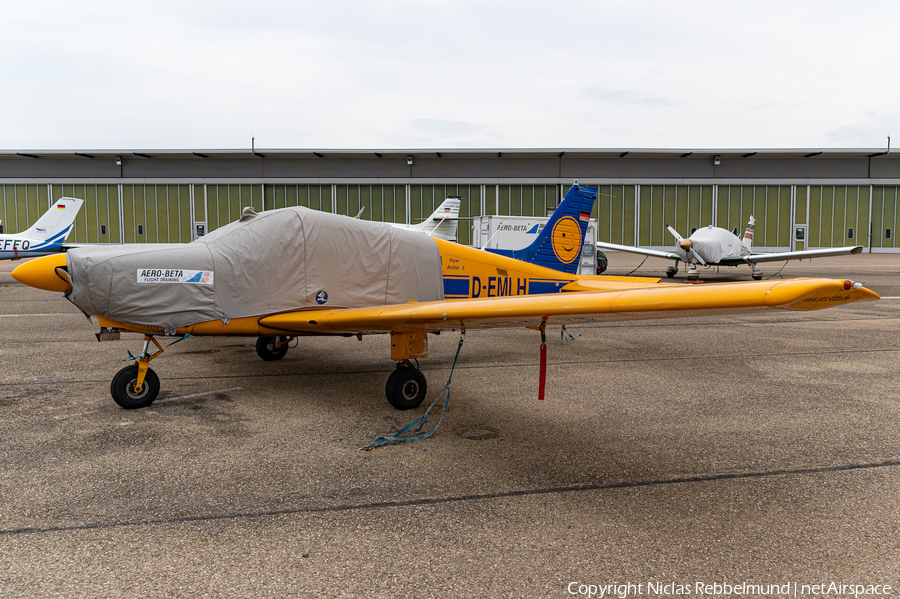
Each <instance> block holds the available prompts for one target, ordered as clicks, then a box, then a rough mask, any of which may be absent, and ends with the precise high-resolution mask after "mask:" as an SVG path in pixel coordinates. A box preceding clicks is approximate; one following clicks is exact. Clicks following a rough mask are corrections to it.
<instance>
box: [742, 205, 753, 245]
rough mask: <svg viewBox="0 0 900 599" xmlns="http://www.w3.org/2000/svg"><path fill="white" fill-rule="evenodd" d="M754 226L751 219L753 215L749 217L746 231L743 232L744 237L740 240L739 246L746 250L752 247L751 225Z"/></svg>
mask: <svg viewBox="0 0 900 599" xmlns="http://www.w3.org/2000/svg"><path fill="white" fill-rule="evenodd" d="M754 224H756V219H755V218H753V215H752V214H751V215H750V222H748V223H747V230H746V231H744V237H743V238H742V239H741V244H742V245H743V246H744V248H745V249H746V250H748V251H749V250H750V248H752V247H753V225H754Z"/></svg>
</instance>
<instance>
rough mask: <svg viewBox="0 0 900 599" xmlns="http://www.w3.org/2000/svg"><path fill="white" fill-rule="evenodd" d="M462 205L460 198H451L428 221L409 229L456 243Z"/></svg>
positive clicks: (411, 226)
mask: <svg viewBox="0 0 900 599" xmlns="http://www.w3.org/2000/svg"><path fill="white" fill-rule="evenodd" d="M460 203H461V200H460V198H458V197H455V196H450V197H448V198H447V199H446V200H444V201H443V202H442V203H441V205H440V206H438V208H437V210H435V211H434V212H433V213H432V214H431V216H429V217H428V218H427V219H426V220H424V221H422V222H421V223H419V224H417V225H410V226H409V228H410V229H415V230H418V231H424V232H426V233H428V234H429V235H431V236H432V237H437V238H438V239H445V240H447V241H456V233H457V230H458V228H459V205H460Z"/></svg>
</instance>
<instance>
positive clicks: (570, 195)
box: [484, 185, 597, 274]
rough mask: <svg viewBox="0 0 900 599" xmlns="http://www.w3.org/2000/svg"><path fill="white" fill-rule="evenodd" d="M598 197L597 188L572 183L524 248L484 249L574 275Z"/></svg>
mask: <svg viewBox="0 0 900 599" xmlns="http://www.w3.org/2000/svg"><path fill="white" fill-rule="evenodd" d="M596 200H597V188H596V187H583V186H580V185H573V186H572V187H571V188H570V189H569V191H568V192H567V193H566V197H564V198H563V201H562V202H560V204H559V206H557V208H556V210H555V211H554V212H553V216H551V217H550V220H549V221H547V224H546V225H545V226H544V228H543V229H542V230H541V232H540V233H539V234H538V237H537V239H535V240H534V242H533V243H532V244H531V245H529V246H528V247H526V248H523V249H521V250H501V249H492V248H484V249H485V251H486V252H492V253H494V254H500V255H501V256H509V257H510V258H515V259H516V260H522V261H524V262H530V263H532V264H537V265H539V266H545V267H547V268H552V269H554V270H558V271H561V272H565V273H569V274H575V273H577V272H578V262H579V258H580V257H581V247H582V246H583V245H584V236H585V233H586V232H587V226H588V221H589V220H590V219H591V210H593V208H594V202H595V201H596Z"/></svg>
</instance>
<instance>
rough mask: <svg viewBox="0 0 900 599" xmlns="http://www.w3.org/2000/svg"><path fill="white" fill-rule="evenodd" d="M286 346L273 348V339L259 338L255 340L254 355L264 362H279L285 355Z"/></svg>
mask: <svg viewBox="0 0 900 599" xmlns="http://www.w3.org/2000/svg"><path fill="white" fill-rule="evenodd" d="M287 350H288V348H287V345H284V346H282V347H275V337H260V338H259V339H257V340H256V353H257V355H258V356H259V357H260V358H262V359H263V360H265V361H266V362H274V361H275V360H280V359H281V358H283V357H284V356H285V355H286V354H287Z"/></svg>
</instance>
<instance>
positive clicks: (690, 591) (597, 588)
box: [566, 582, 893, 599]
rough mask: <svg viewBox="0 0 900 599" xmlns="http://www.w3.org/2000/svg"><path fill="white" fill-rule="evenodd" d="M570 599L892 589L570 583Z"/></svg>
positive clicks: (887, 588)
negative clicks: (572, 598) (573, 598)
mask: <svg viewBox="0 0 900 599" xmlns="http://www.w3.org/2000/svg"><path fill="white" fill-rule="evenodd" d="M566 591H567V592H568V594H569V595H570V596H573V597H578V598H579V599H581V598H584V599H607V598H613V597H615V598H617V599H627V598H628V597H678V596H694V597H744V596H748V595H749V596H753V597H766V596H769V597H803V596H810V597H836V598H838V597H854V598H858V597H889V596H891V595H892V594H893V588H892V587H891V585H887V584H847V583H842V582H819V583H813V584H798V583H796V582H788V583H785V584H770V583H769V584H756V583H749V582H741V583H735V584H732V583H727V582H715V583H711V584H710V583H706V582H694V583H693V584H681V583H678V582H642V583H637V584H636V583H633V582H621V583H620V582H613V583H607V584H590V583H583V582H570V583H569V585H568V586H567V587H566Z"/></svg>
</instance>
